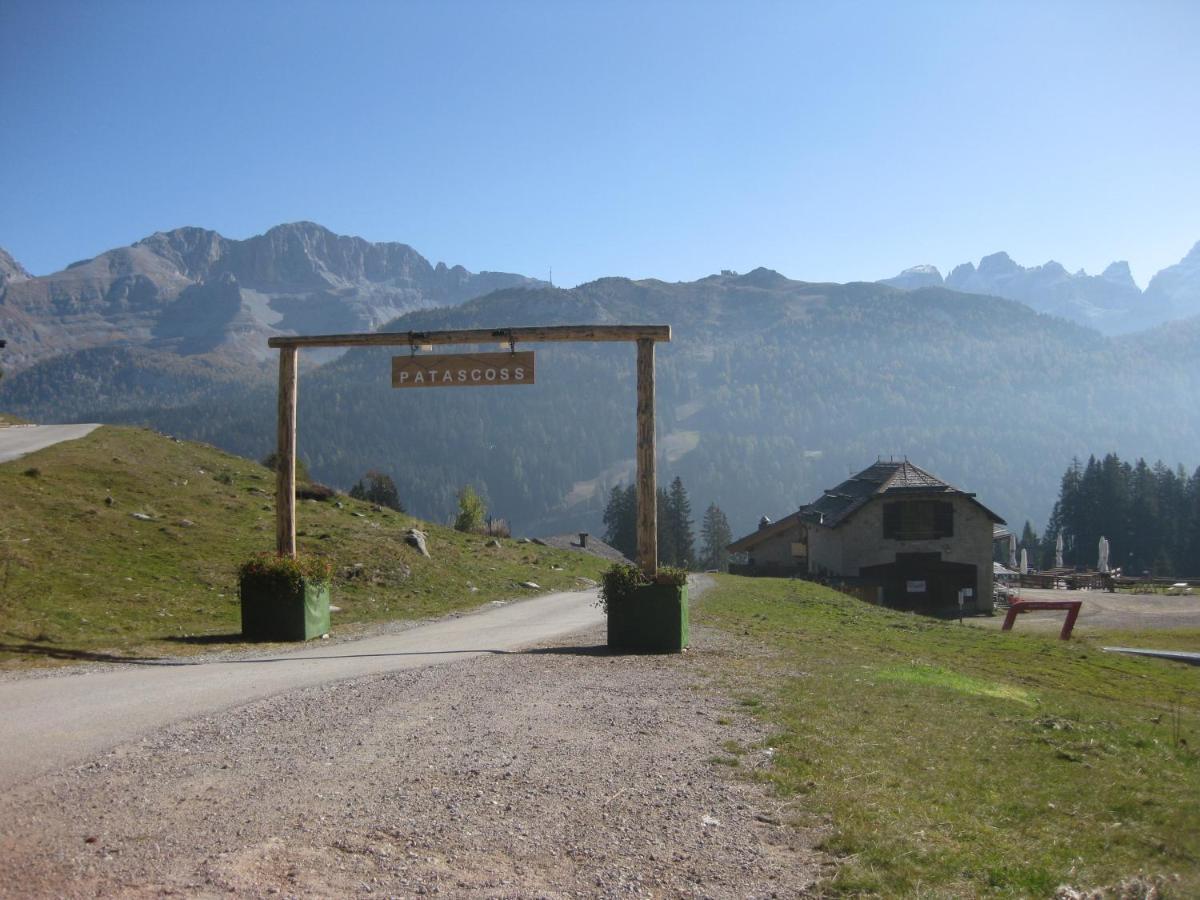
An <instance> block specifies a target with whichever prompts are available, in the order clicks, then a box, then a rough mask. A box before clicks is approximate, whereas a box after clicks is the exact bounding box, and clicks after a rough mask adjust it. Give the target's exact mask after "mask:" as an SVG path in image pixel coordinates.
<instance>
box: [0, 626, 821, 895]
mask: <svg viewBox="0 0 1200 900" xmlns="http://www.w3.org/2000/svg"><path fill="white" fill-rule="evenodd" d="M602 640H603V633H602V631H601V630H600V629H595V630H593V631H591V632H587V633H584V634H583V636H582V637H578V636H577V637H575V638H572V639H568V640H565V641H560V642H558V643H557V644H555V645H553V646H548V647H544V648H541V649H535V650H533V651H529V652H526V653H514V654H504V655H488V656H478V657H475V658H473V659H468V660H463V661H459V662H455V663H452V664H445V665H438V666H433V667H426V668H423V669H419V670H409V671H402V672H390V673H386V674H381V675H371V676H366V677H359V678H354V679H351V680H348V681H341V682H337V683H334V684H325V685H319V686H314V687H309V688H305V689H303V690H299V691H293V692H290V693H286V694H278V695H275V696H273V697H269V698H267V699H263V700H259V701H256V702H254V703H250V704H248V705H245V706H242V707H240V708H238V709H234V710H229V711H224V712H220V713H216V714H212V715H209V716H206V717H203V718H198V719H193V720H191V721H188V722H183V723H179V724H176V725H173V726H171V727H169V728H167V729H164V730H160V731H158V732H155V733H154V734H152V735H150V736H148V737H145V738H142V739H141V740H139V741H136V742H131V743H128V744H125V745H122V746H120V747H118V748H116V749H114V750H112V751H110V752H109V753H107V754H104V755H102V756H99V757H96V758H94V759H92V760H91V761H90V762H88V763H87V764H86V765H83V766H81V767H79V768H76V769H69V770H66V771H63V772H60V773H58V774H55V775H52V776H45V777H43V778H40V779H37V780H36V781H34V782H33V783H31V784H27V785H26V786H24V787H22V788H20V789H18V790H16V791H12V792H10V793H9V794H8V795H7V796H5V797H4V798H3V800H0V896H13V897H16V896H21V897H28V896H68V897H84V896H106V897H110V896H118V897H149V896H161V895H163V894H170V893H178V894H183V895H186V896H190V897H216V896H228V895H229V894H230V893H233V894H237V895H239V896H251V897H255V896H261V897H268V896H303V897H345V896H358V895H362V896H397V897H412V896H419V895H427V894H441V895H444V896H451V897H568V896H588V897H590V896H601V897H628V896H637V897H643V896H655V897H662V896H667V897H693V896H694V897H731V898H732V897H767V896H781V897H790V896H800V895H803V894H804V893H805V892H806V889H808V888H809V887H811V885H812V884H813V882H814V880H815V879H816V878H817V877H819V875H820V874H821V872H822V866H825V865H827V862H826V860H824V859H823V858H822V857H821V855H820V854H819V853H817V852H816V851H814V850H813V849H812V845H813V843H814V841H815V839H816V837H817V836H816V835H814V834H811V833H806V832H801V831H796V830H793V829H791V828H789V827H787V826H786V825H781V824H779V823H780V822H781V821H782V819H783V818H784V816H785V815H786V814H785V813H781V811H780V810H779V808H778V804H777V802H776V801H774V800H773V799H772V798H771V797H770V796H769V794H768V792H767V791H766V790H765V789H764V788H763V787H762V786H761V785H759V784H756V783H754V782H753V781H751V780H749V779H747V778H744V777H742V775H741V773H744V772H745V771H746V770H747V769H752V768H755V767H759V766H763V765H766V764H767V762H768V760H769V754H768V753H767V752H766V750H765V748H764V746H763V741H764V738H765V735H764V734H763V733H762V732H761V731H760V730H759V727H758V726H757V724H756V723H755V722H754V721H753V720H751V719H750V718H749V717H747V716H746V715H745V714H744V712H743V708H742V707H740V706H739V705H738V704H737V702H736V701H735V700H734V699H733V697H732V695H731V693H730V689H729V685H728V683H727V681H726V679H728V678H729V674H728V672H726V671H725V670H724V667H723V664H722V660H723V659H724V658H725V657H727V656H728V655H729V654H731V653H733V652H737V653H739V654H743V653H744V648H741V647H738V646H735V645H733V644H731V641H732V639H731V638H728V637H726V636H723V635H720V634H716V633H712V632H707V631H705V630H703V629H697V630H696V632H695V633H694V636H693V649H692V650H691V651H689V652H688V653H685V654H681V655H674V656H610V655H608V654H607V653H606V652H604V651H603V649H602V648H601V647H599V646H598V645H599V644H600V643H601V642H602ZM747 687H751V686H747ZM736 690H737V686H736V685H735V686H734V691H735V692H736ZM729 742H736V747H738V748H747V749H746V750H745V752H744V753H743V754H742V755H741V757H740V758H741V760H742V764H741V766H739V767H738V768H737V769H731V768H730V767H729V766H727V765H722V764H720V763H718V762H716V761H715V760H716V759H717V758H720V757H725V758H728V757H729V756H730V750H731V749H733V748H734V747H735V744H733V743H729Z"/></svg>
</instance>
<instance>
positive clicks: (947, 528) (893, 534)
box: [883, 500, 954, 541]
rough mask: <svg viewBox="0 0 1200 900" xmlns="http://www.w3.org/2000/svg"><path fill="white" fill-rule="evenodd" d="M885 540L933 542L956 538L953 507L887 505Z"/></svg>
mask: <svg viewBox="0 0 1200 900" xmlns="http://www.w3.org/2000/svg"><path fill="white" fill-rule="evenodd" d="M883 536H884V537H885V538H887V539H889V540H893V541H931V540H935V539H936V538H948V537H954V506H953V505H952V504H950V503H941V502H939V501H937V500H906V501H903V502H901V503H885V504H884V505H883Z"/></svg>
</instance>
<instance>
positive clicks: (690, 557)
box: [667, 475, 696, 569]
mask: <svg viewBox="0 0 1200 900" xmlns="http://www.w3.org/2000/svg"><path fill="white" fill-rule="evenodd" d="M667 516H668V522H667V530H668V531H669V533H670V535H671V538H670V540H671V549H672V554H673V555H672V557H671V565H674V566H680V567H681V568H684V569H688V568H691V567H692V566H693V565H694V564H695V562H696V534H695V532H694V531H693V530H692V524H693V522H692V502H691V500H689V499H688V495H687V490H686V489H685V488H684V486H683V479H682V478H680V477H679V476H678V475H676V476H675V480H674V481H672V482H671V489H670V492H669V493H668V496H667Z"/></svg>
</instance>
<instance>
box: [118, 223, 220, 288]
mask: <svg viewBox="0 0 1200 900" xmlns="http://www.w3.org/2000/svg"><path fill="white" fill-rule="evenodd" d="M227 244H228V242H227V241H226V240H225V238H223V237H221V235H219V234H217V232H215V231H210V230H209V229H207V228H195V227H192V226H185V227H183V228H175V229H173V230H171V231H157V232H155V233H154V234H152V235H150V237H148V238H143V239H142V240H140V241H138V242H137V243H136V244H134V245H133V246H134V247H145V248H146V249H148V250H150V251H151V252H153V253H155V254H156V255H158V256H161V257H162V258H163V259H166V260H168V261H169V262H171V263H172V264H173V265H174V266H175V267H176V268H177V269H179V271H180V272H181V273H182V274H183V275H186V276H187V277H188V278H191V279H200V278H204V277H206V276H207V275H208V273H209V272H210V271H212V269H213V267H214V265H215V264H216V263H217V262H218V261H219V260H220V259H221V257H222V256H223V255H224V253H225V250H226V245H227Z"/></svg>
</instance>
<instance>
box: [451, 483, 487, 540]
mask: <svg viewBox="0 0 1200 900" xmlns="http://www.w3.org/2000/svg"><path fill="white" fill-rule="evenodd" d="M486 515H487V507H485V506H484V505H483V498H481V497H480V496H479V495H478V494H477V493H475V488H473V487H471V486H470V485H469V484H468V485H466V486H465V487H464V488H463V489H462V490H461V491H459V492H458V517H457V518H455V520H454V530H455V531H469V532H480V531H483V523H484V517H485V516H486Z"/></svg>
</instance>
